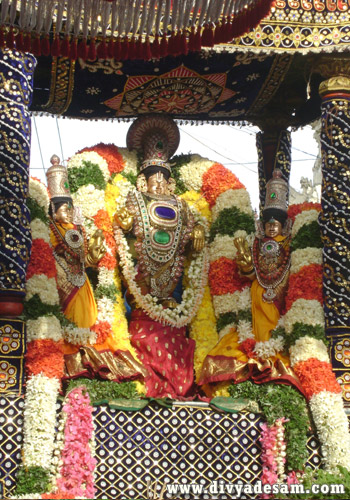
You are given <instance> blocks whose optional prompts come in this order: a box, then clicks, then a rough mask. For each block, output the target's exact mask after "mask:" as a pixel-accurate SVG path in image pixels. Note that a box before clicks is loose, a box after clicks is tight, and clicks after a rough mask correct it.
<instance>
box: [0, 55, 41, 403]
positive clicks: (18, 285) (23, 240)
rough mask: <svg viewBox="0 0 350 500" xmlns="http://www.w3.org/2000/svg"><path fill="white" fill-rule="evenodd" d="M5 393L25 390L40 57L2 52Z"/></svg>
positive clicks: (0, 242)
mask: <svg viewBox="0 0 350 500" xmlns="http://www.w3.org/2000/svg"><path fill="white" fill-rule="evenodd" d="M0 68H1V69H0V393H10V394H18V393H21V391H22V385H23V376H24V367H23V363H24V361H23V357H24V353H25V325H24V322H23V321H21V320H20V319H16V317H17V316H18V315H20V314H21V313H22V310H23V305H22V301H23V298H24V295H25V277H26V268H27V264H28V261H29V257H30V249H31V234H30V215H29V210H28V207H27V204H26V198H27V195H28V185H29V157H30V114H29V111H28V107H29V105H30V102H31V99H32V92H33V72H34V68H35V58H34V57H33V56H32V55H30V54H22V53H19V52H17V51H11V50H7V49H4V50H0Z"/></svg>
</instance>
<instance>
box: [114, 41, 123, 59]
mask: <svg viewBox="0 0 350 500" xmlns="http://www.w3.org/2000/svg"><path fill="white" fill-rule="evenodd" d="M121 56H122V46H121V41H120V36H118V38H117V41H116V42H115V44H114V59H115V60H116V61H120V58H121Z"/></svg>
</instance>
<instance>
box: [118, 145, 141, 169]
mask: <svg viewBox="0 0 350 500" xmlns="http://www.w3.org/2000/svg"><path fill="white" fill-rule="evenodd" d="M118 151H119V153H120V154H121V155H122V157H123V161H124V169H123V172H124V173H125V174H134V175H137V174H138V171H137V154H136V152H135V151H129V150H128V149H127V148H118Z"/></svg>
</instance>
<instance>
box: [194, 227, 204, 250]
mask: <svg viewBox="0 0 350 500" xmlns="http://www.w3.org/2000/svg"><path fill="white" fill-rule="evenodd" d="M204 245H205V231H204V227H203V226H202V225H201V224H196V225H195V226H194V228H193V231H192V246H193V250H195V251H196V252H201V251H202V250H203V248H204Z"/></svg>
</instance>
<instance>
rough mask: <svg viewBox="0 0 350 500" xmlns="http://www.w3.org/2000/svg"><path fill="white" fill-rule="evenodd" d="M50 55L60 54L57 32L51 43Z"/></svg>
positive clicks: (56, 55)
mask: <svg viewBox="0 0 350 500" xmlns="http://www.w3.org/2000/svg"><path fill="white" fill-rule="evenodd" d="M51 55H52V57H58V56H59V55H60V39H59V37H58V35H57V34H56V35H55V38H54V41H53V42H52V45H51Z"/></svg>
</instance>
